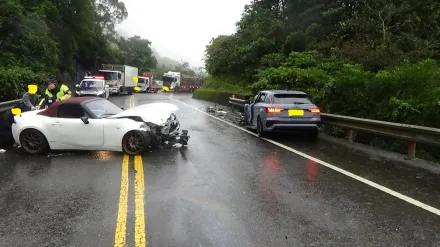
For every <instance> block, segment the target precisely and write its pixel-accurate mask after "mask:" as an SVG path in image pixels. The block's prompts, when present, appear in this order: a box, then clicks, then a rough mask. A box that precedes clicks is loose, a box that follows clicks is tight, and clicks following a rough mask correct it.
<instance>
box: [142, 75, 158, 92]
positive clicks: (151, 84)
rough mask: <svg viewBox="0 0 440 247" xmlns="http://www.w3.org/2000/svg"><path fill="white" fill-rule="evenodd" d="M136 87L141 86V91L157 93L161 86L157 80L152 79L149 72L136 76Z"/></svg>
mask: <svg viewBox="0 0 440 247" xmlns="http://www.w3.org/2000/svg"><path fill="white" fill-rule="evenodd" d="M138 78H139V81H138V87H140V88H141V90H140V91H139V92H141V93H157V92H158V91H159V90H160V89H161V88H162V86H161V85H159V83H158V81H154V80H153V75H152V74H149V73H143V74H142V76H138Z"/></svg>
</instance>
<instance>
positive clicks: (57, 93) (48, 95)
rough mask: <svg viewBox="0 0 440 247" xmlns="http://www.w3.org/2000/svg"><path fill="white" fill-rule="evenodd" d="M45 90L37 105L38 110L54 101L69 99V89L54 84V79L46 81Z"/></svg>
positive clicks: (62, 85)
mask: <svg viewBox="0 0 440 247" xmlns="http://www.w3.org/2000/svg"><path fill="white" fill-rule="evenodd" d="M46 84H47V89H46V91H45V93H44V98H43V99H42V100H41V101H40V104H39V105H38V106H39V108H40V109H42V108H46V107H48V106H50V105H51V104H53V103H55V102H56V101H60V100H66V99H70V97H71V96H72V92H71V91H70V89H69V87H67V86H66V85H64V84H61V86H59V85H58V83H56V81H55V80H54V79H49V80H46Z"/></svg>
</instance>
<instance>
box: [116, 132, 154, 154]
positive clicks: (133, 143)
mask: <svg viewBox="0 0 440 247" xmlns="http://www.w3.org/2000/svg"><path fill="white" fill-rule="evenodd" d="M150 144H151V137H150V135H148V134H147V133H143V132H141V131H136V130H134V131H129V132H127V133H126V134H125V135H124V137H123V138H122V150H123V151H124V153H126V154H129V155H138V154H142V153H143V152H144V151H145V149H147V148H148V147H149V146H150Z"/></svg>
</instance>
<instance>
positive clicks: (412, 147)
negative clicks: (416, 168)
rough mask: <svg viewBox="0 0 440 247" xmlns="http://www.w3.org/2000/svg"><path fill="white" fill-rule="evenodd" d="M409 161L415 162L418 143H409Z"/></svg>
mask: <svg viewBox="0 0 440 247" xmlns="http://www.w3.org/2000/svg"><path fill="white" fill-rule="evenodd" d="M407 152H408V153H407V159H408V160H413V159H415V158H416V143H415V142H408V149H407Z"/></svg>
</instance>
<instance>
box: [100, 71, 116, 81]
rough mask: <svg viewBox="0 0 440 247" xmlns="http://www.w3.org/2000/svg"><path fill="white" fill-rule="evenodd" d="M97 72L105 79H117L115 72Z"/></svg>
mask: <svg viewBox="0 0 440 247" xmlns="http://www.w3.org/2000/svg"><path fill="white" fill-rule="evenodd" d="M99 73H100V74H102V75H103V76H104V78H105V79H106V80H117V79H118V73H117V72H108V71H100V72H99Z"/></svg>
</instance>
